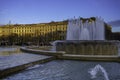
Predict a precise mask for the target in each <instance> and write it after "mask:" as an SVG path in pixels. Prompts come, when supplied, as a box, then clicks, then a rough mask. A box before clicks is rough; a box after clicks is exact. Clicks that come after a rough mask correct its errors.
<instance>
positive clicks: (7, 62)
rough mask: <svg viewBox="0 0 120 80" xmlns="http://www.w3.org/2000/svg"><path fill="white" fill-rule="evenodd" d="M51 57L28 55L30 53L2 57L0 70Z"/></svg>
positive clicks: (0, 57) (0, 58)
mask: <svg viewBox="0 0 120 80" xmlns="http://www.w3.org/2000/svg"><path fill="white" fill-rule="evenodd" d="M21 53H22V52H21ZM49 57H50V56H44V55H37V54H28V53H22V54H13V55H9V56H0V70H3V69H6V68H10V67H14V66H18V65H22V64H26V63H30V62H34V61H38V60H42V59H45V58H49Z"/></svg>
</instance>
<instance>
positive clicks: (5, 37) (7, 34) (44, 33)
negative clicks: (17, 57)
mask: <svg viewBox="0 0 120 80" xmlns="http://www.w3.org/2000/svg"><path fill="white" fill-rule="evenodd" d="M66 29H67V21H61V22H50V23H41V24H15V25H12V24H11V25H4V26H0V41H1V42H3V41H4V42H9V43H10V42H11V43H12V44H13V42H14V44H16V43H27V42H33V43H37V44H40V43H41V42H43V43H47V42H50V41H54V40H57V39H59V40H64V39H65V36H66Z"/></svg>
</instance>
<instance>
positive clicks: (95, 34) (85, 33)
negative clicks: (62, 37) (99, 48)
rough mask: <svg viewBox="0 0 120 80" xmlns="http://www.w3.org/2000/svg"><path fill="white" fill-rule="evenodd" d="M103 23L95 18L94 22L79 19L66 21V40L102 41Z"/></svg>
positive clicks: (103, 33)
mask: <svg viewBox="0 0 120 80" xmlns="http://www.w3.org/2000/svg"><path fill="white" fill-rule="evenodd" d="M104 35H105V32H104V21H103V20H102V19H101V18H98V17H96V18H95V21H94V20H92V21H89V20H86V21H85V22H83V20H81V19H80V18H78V19H71V20H69V21H68V28H67V38H66V40H104Z"/></svg>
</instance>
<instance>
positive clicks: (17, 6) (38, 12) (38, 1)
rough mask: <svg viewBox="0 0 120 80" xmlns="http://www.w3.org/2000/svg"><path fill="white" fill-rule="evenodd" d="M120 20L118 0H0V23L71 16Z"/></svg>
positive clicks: (31, 21) (39, 21) (24, 22)
mask: <svg viewBox="0 0 120 80" xmlns="http://www.w3.org/2000/svg"><path fill="white" fill-rule="evenodd" d="M74 16H75V17H76V18H77V17H79V16H80V17H85V18H87V17H91V16H101V17H102V18H103V19H104V21H105V22H109V21H114V20H120V0H0V24H8V23H9V21H11V23H12V24H16V23H17V24H32V23H46V22H51V21H62V20H66V19H70V18H73V17H74Z"/></svg>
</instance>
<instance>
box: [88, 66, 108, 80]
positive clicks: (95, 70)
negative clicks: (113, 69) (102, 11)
mask: <svg viewBox="0 0 120 80" xmlns="http://www.w3.org/2000/svg"><path fill="white" fill-rule="evenodd" d="M99 71H101V72H102V73H103V76H104V78H105V79H104V80H109V78H108V75H107V72H106V70H105V69H104V68H103V67H102V66H101V65H99V64H98V65H96V66H95V67H94V68H92V69H91V70H90V71H88V72H89V73H90V74H91V76H92V77H91V78H92V79H94V78H97V77H96V75H97V73H98V72H99Z"/></svg>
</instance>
